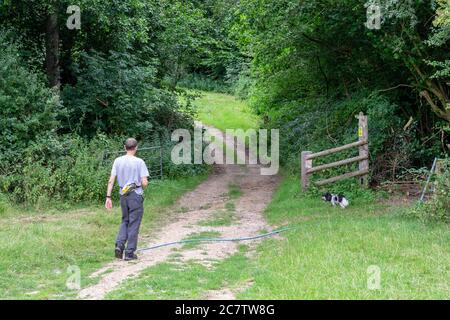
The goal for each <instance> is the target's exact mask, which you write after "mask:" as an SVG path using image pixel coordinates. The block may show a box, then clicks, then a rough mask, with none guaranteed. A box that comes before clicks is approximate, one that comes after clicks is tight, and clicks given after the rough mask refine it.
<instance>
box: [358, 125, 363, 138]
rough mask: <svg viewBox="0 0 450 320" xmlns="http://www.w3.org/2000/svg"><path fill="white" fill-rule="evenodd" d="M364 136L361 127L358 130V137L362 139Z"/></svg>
mask: <svg viewBox="0 0 450 320" xmlns="http://www.w3.org/2000/svg"><path fill="white" fill-rule="evenodd" d="M362 136H363V128H362V127H359V128H358V137H362Z"/></svg>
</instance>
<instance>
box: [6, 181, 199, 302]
mask: <svg viewBox="0 0 450 320" xmlns="http://www.w3.org/2000/svg"><path fill="white" fill-rule="evenodd" d="M204 178H205V176H196V177H190V178H184V179H178V180H166V181H162V182H155V183H152V184H151V185H150V186H149V188H148V189H147V190H146V194H147V196H146V200H145V215H144V219H143V222H142V229H141V233H142V234H145V233H149V231H150V230H151V229H152V228H153V227H155V226H157V225H158V224H159V223H161V222H162V221H163V219H164V217H165V211H164V210H165V209H166V208H167V207H168V206H170V205H172V204H173V203H174V202H175V200H176V199H178V198H179V197H180V196H181V195H182V194H183V193H185V192H186V191H189V190H191V189H192V188H194V187H195V186H196V185H197V184H198V183H199V182H201V181H202V180H203V179H204ZM114 205H115V208H114V210H113V211H112V212H107V211H106V210H104V209H103V207H102V204H100V203H99V204H98V205H97V206H93V207H90V208H84V209H79V210H69V211H66V212H61V211H58V210H56V209H54V210H49V211H48V212H29V211H25V210H20V209H11V210H9V211H8V212H6V213H4V214H3V215H2V216H1V217H0V298H2V299H65V298H73V297H75V292H76V291H73V290H70V289H68V288H67V287H66V281H67V279H68V277H69V275H70V273H68V267H69V266H75V267H76V268H79V269H80V271H81V285H82V286H85V285H87V284H88V283H92V282H95V279H89V278H88V277H87V275H89V274H90V273H91V272H93V271H94V270H96V269H98V268H99V267H100V266H101V265H103V264H104V263H105V262H108V261H112V260H113V259H114V256H113V250H114V242H115V236H116V232H117V230H118V227H119V224H120V220H121V214H120V209H119V208H118V206H117V205H118V203H117V201H116V202H115V203H114Z"/></svg>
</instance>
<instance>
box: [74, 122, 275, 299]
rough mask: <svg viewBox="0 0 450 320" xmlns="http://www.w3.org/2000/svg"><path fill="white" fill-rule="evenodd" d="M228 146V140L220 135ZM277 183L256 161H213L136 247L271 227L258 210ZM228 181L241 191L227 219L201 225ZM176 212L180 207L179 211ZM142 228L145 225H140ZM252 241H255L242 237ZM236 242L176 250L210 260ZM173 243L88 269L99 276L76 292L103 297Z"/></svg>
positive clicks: (222, 198) (162, 257)
mask: <svg viewBox="0 0 450 320" xmlns="http://www.w3.org/2000/svg"><path fill="white" fill-rule="evenodd" d="M213 132H214V133H213V134H214V135H215V136H216V137H219V139H222V138H223V135H222V133H221V132H220V131H219V130H213ZM225 143H227V144H228V145H229V146H232V145H233V144H234V143H233V141H225ZM277 183H278V177H277V176H262V175H261V174H260V166H259V165H245V166H244V165H216V166H215V170H214V173H213V174H211V176H210V177H209V178H208V179H207V180H206V181H204V182H203V183H201V184H200V185H199V186H198V187H197V188H196V189H194V190H193V191H191V192H188V193H186V194H185V195H183V197H182V198H181V199H180V200H179V201H178V202H177V204H176V205H175V206H174V207H173V208H172V210H173V211H175V212H180V213H178V214H174V215H173V216H174V218H172V220H171V221H169V223H167V224H166V225H164V226H163V227H161V228H160V229H159V230H156V231H154V232H152V233H151V234H150V235H147V236H143V237H141V238H140V242H139V245H140V247H148V246H153V245H157V244H160V243H165V242H173V241H179V240H182V239H185V238H186V237H188V236H189V235H191V234H193V233H199V232H205V231H208V232H209V231H213V232H219V233H220V236H219V237H223V238H235V237H244V236H254V235H257V234H259V233H260V232H261V231H262V230H271V228H270V226H269V225H268V224H267V223H266V221H265V220H264V218H263V210H264V209H265V207H266V206H267V204H268V203H269V202H270V200H271V198H272V194H273V191H274V189H275V187H276V185H277ZM230 185H236V186H239V188H240V190H241V192H242V196H240V197H239V198H237V199H235V200H234V201H233V202H234V204H235V213H234V220H233V223H232V224H231V225H229V226H220V227H212V226H201V225H199V224H201V222H202V221H205V220H211V219H213V218H215V217H217V211H219V210H224V208H225V204H226V203H227V201H229V196H228V192H229V187H230ZM181 212H182V213H181ZM141 232H145V230H141ZM246 243H247V244H251V245H254V244H255V243H257V242H251V243H250V242H246ZM238 245H239V243H235V242H215V243H203V244H201V245H200V246H196V247H194V248H192V249H183V250H178V251H177V254H181V256H180V259H181V261H190V260H196V261H199V262H201V263H203V264H206V265H210V264H211V263H212V262H213V261H217V260H220V259H224V258H226V257H228V256H230V255H232V254H234V253H236V252H237V250H238ZM174 248H178V249H179V248H181V245H177V246H172V247H163V248H159V249H156V250H152V251H146V252H142V253H141V254H140V255H139V260H138V261H136V262H125V261H119V260H117V261H115V262H112V263H109V264H107V265H105V266H104V267H103V268H101V269H99V270H97V271H96V272H94V273H93V274H92V275H91V277H100V280H99V282H98V283H97V284H95V285H92V286H90V287H86V288H84V289H82V290H81V291H80V292H79V298H81V299H103V298H104V297H105V295H106V294H107V293H109V292H111V291H113V290H115V289H116V288H118V287H119V286H120V284H121V283H122V282H123V281H126V280H127V279H130V278H131V277H135V276H137V275H139V273H140V272H141V271H143V270H144V269H146V268H148V267H151V266H154V265H156V264H158V263H160V262H163V261H166V260H167V259H168V257H169V255H170V254H171V253H173V249H174ZM224 295H226V296H227V297H228V298H230V299H231V298H233V294H232V293H230V292H226V294H225V293H224V292H222V291H221V292H217V293H216V292H209V293H206V298H208V299H217V298H220V299H221V298H224Z"/></svg>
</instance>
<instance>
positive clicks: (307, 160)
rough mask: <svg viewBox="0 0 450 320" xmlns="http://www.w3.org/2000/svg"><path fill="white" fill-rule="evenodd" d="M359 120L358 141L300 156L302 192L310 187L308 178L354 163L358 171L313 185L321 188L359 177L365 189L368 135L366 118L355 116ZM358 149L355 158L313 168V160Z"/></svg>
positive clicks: (367, 171)
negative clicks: (314, 174)
mask: <svg viewBox="0 0 450 320" xmlns="http://www.w3.org/2000/svg"><path fill="white" fill-rule="evenodd" d="M356 118H357V119H359V127H358V141H356V142H353V143H350V144H347V145H344V146H341V147H337V148H333V149H328V150H324V151H320V152H317V153H312V152H311V151H303V152H302V154H301V173H302V177H301V179H302V190H303V191H306V190H307V189H308V187H309V186H310V181H309V180H310V176H311V175H312V174H313V173H315V172H319V171H323V170H327V169H331V168H336V167H340V166H344V165H348V164H351V163H354V162H359V170H358V171H355V172H349V173H345V174H342V175H340V176H336V177H332V178H329V179H324V180H320V181H317V182H316V183H315V184H316V185H317V186H323V185H326V184H329V183H333V182H336V181H339V180H342V179H348V178H352V177H361V185H363V186H365V187H367V185H368V174H369V140H368V139H369V134H368V127H367V116H365V115H364V114H363V113H362V112H360V113H359V115H358V116H356ZM355 147H358V148H359V155H358V156H357V157H353V158H349V159H345V160H340V161H336V162H333V163H328V164H324V165H320V166H317V167H313V159H316V158H319V157H324V156H328V155H330V154H333V153H337V152H341V151H344V150H348V149H351V148H355Z"/></svg>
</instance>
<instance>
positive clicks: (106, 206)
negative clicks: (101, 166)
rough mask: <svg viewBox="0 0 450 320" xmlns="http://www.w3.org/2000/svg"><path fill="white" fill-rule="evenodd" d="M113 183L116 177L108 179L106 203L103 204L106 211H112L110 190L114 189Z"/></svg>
mask: <svg viewBox="0 0 450 320" xmlns="http://www.w3.org/2000/svg"><path fill="white" fill-rule="evenodd" d="M115 181H116V176H111V177H109V181H108V188H107V190H106V202H105V208H106V209H108V210H110V209H112V200H111V194H112V190H113V188H114V182H115Z"/></svg>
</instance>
